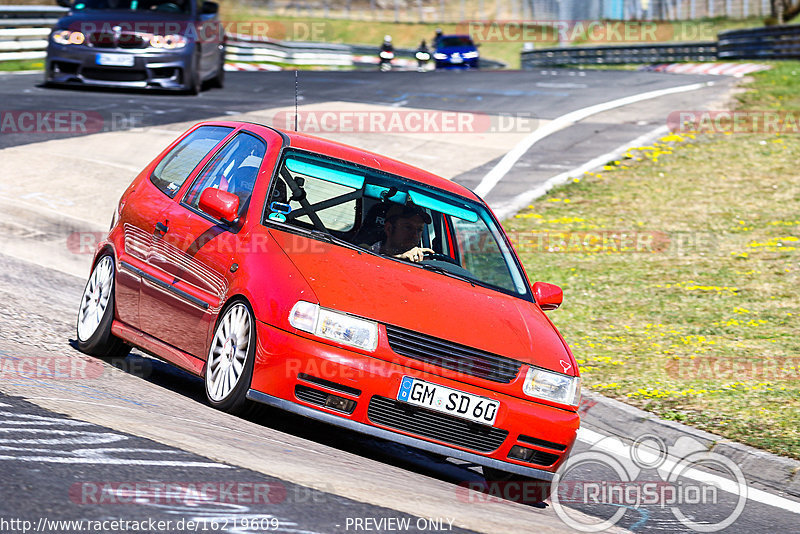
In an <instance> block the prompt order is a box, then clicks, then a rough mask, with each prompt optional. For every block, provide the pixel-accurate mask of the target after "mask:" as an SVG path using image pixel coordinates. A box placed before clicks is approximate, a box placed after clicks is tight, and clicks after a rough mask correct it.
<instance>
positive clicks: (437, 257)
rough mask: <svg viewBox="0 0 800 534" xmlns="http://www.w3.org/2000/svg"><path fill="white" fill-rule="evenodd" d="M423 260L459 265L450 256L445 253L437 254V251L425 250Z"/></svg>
mask: <svg viewBox="0 0 800 534" xmlns="http://www.w3.org/2000/svg"><path fill="white" fill-rule="evenodd" d="M423 261H445V262H447V263H452V264H453V265H458V266H459V267H461V265H460V264H459V263H458V262H457V261H456V260H454V259H453V258H451V257H450V256H448V255H446V254H439V253H438V252H426V253H425V256H424V257H423Z"/></svg>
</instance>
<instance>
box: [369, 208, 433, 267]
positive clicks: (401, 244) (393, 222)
mask: <svg viewBox="0 0 800 534" xmlns="http://www.w3.org/2000/svg"><path fill="white" fill-rule="evenodd" d="M430 223H431V216H430V215H428V213H427V212H426V211H425V210H424V209H422V208H420V207H419V206H416V205H414V204H405V205H401V204H394V205H393V206H392V207H390V208H389V210H388V211H387V212H386V218H385V222H384V224H383V231H384V233H385V234H386V237H385V239H384V240H383V241H378V242H377V243H374V244H373V245H372V246H370V247H369V249H370V250H371V251H372V252H375V253H376V254H383V255H384V256H392V257H394V258H398V259H401V260H406V261H411V262H414V263H418V262H420V261H422V260H423V259H424V258H425V254H426V253H427V254H433V252H434V251H433V249H430V248H424V247H420V246H419V245H420V238H421V236H422V232H423V231H424V230H425V225H426V224H430Z"/></svg>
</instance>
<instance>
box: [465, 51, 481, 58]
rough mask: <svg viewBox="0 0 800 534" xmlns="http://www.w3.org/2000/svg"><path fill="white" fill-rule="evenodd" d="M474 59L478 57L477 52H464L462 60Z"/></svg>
mask: <svg viewBox="0 0 800 534" xmlns="http://www.w3.org/2000/svg"><path fill="white" fill-rule="evenodd" d="M476 57H478V52H477V51H472V52H464V59H474V58H476Z"/></svg>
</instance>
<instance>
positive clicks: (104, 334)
mask: <svg viewBox="0 0 800 534" xmlns="http://www.w3.org/2000/svg"><path fill="white" fill-rule="evenodd" d="M113 322H114V258H112V257H111V256H108V255H107V256H103V257H102V258H100V259H99V260H98V261H97V263H96V264H95V266H94V269H92V274H91V275H89V280H88V281H87V282H86V287H85V288H84V290H83V296H82V297H81V304H80V307H79V308H78V327H77V336H78V348H79V349H80V350H81V352H85V353H86V354H91V355H93V356H100V357H119V358H121V357H124V356H125V355H126V354H127V353H128V352H129V351H130V347H129V346H128V345H126V344H125V343H124V342H123V341H122V340H121V339H119V338H118V337H116V336H115V335H114V334H112V333H111V323H113Z"/></svg>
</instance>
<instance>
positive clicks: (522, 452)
mask: <svg viewBox="0 0 800 534" xmlns="http://www.w3.org/2000/svg"><path fill="white" fill-rule="evenodd" d="M532 456H533V449H529V448H527V447H520V446H519V445H514V446H513V447H511V450H510V451H508V457H509V458H513V459H514V460H522V461H523V462H527V461H529V460H530V459H531V457H532Z"/></svg>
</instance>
